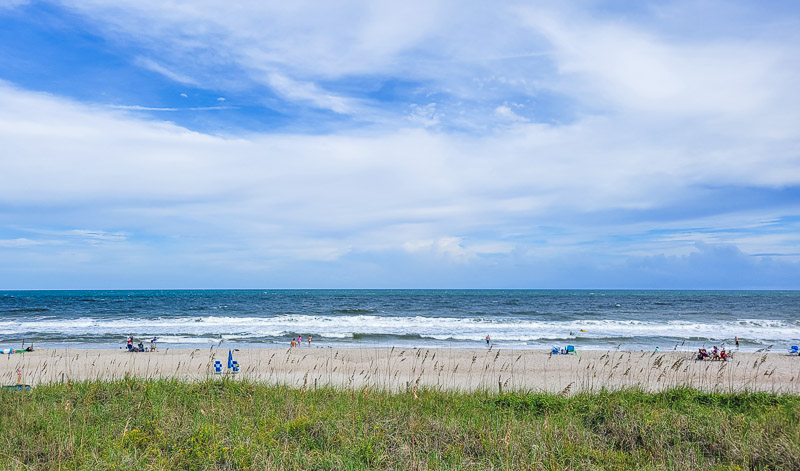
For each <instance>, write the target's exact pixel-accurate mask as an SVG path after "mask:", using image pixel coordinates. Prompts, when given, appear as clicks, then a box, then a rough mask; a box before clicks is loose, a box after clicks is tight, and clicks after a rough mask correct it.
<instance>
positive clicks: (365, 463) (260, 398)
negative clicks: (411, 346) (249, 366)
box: [0, 377, 800, 470]
mask: <svg viewBox="0 0 800 471" xmlns="http://www.w3.org/2000/svg"><path fill="white" fill-rule="evenodd" d="M0 423H2V424H3V427H2V428H3V433H2V434H0V469H172V470H178V469H275V470H280V469H404V470H405V469H542V470H563V469H609V470H614V469H651V470H661V469H663V470H673V469H674V470H678V469H680V470H687V469H703V470H709V469H711V470H735V469H763V470H797V469H800V397H799V396H796V395H782V394H776V393H765V392H741V393H709V392H700V391H697V390H694V389H685V388H679V389H672V390H666V391H663V392H658V393H650V392H644V391H641V390H636V389H630V390H620V391H605V390H601V391H594V392H577V393H573V394H570V393H569V391H567V392H566V393H564V394H545V393H537V392H519V391H512V392H506V393H499V392H498V391H496V390H493V391H485V390H484V391H473V392H456V391H447V390H437V389H426V388H414V389H409V390H407V391H400V392H391V391H383V390H378V389H374V388H368V387H367V388H362V389H357V388H331V387H324V388H312V387H307V388H291V387H286V386H280V385H268V384H264V383H257V382H251V381H248V380H243V379H231V378H227V377H223V378H213V379H208V380H202V381H195V382H191V381H180V380H176V379H149V380H146V379H135V378H124V379H121V380H116V381H107V382H102V381H86V382H75V383H72V382H67V383H58V384H50V385H39V386H37V387H36V388H34V389H33V390H31V391H0Z"/></svg>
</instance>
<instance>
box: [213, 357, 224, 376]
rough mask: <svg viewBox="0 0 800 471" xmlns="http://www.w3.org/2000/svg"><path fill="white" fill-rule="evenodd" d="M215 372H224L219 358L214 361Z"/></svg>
mask: <svg viewBox="0 0 800 471" xmlns="http://www.w3.org/2000/svg"><path fill="white" fill-rule="evenodd" d="M214 374H218V375H219V374H222V362H221V361H219V360H217V361H215V362H214Z"/></svg>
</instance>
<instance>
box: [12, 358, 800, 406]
mask: <svg viewBox="0 0 800 471" xmlns="http://www.w3.org/2000/svg"><path fill="white" fill-rule="evenodd" d="M695 356H696V353H695V352H690V351H658V352H656V351H642V350H620V351H616V350H606V351H603V350H581V351H579V352H578V355H551V354H550V352H549V350H541V349H540V350H534V349H513V348H492V349H486V348H484V349H452V348H397V347H387V348H381V347H378V348H376V347H369V348H363V347H362V348H324V347H316V348H314V347H312V348H309V347H301V348H294V349H289V348H280V347H262V348H242V349H239V350H238V351H234V352H233V357H234V360H235V361H237V362H238V363H239V365H240V372H239V373H237V374H232V373H231V372H230V371H228V369H227V368H226V366H227V360H228V348H215V347H211V348H163V349H159V351H156V352H143V353H129V352H127V351H123V350H121V349H58V350H46V349H45V350H37V351H34V352H25V353H15V354H13V355H8V354H6V355H1V356H0V384H2V385H11V384H15V383H16V382H17V374H16V371H17V370H20V371H21V372H22V378H21V379H22V382H23V383H25V384H30V385H33V386H36V385H39V384H46V383H59V382H68V381H84V380H117V379H123V378H126V377H137V378H146V379H158V378H168V379H169V378H174V379H178V380H188V381H198V380H205V379H208V378H214V377H219V376H228V377H233V378H240V379H244V380H250V381H255V382H264V383H269V384H284V385H288V386H292V387H299V388H313V387H323V386H332V387H337V388H356V389H362V388H376V389H381V390H390V391H402V390H406V389H413V388H435V389H441V390H453V391H475V390H487V391H495V392H497V391H504V392H505V391H534V392H550V393H565V394H566V393H574V392H583V391H586V392H591V391H599V390H603V389H605V390H617V389H630V388H641V389H643V390H645V391H662V390H666V389H673V388H677V387H691V388H694V389H698V390H701V391H707V392H739V391H767V392H777V393H788V394H793V395H800V358H798V357H797V356H790V355H787V354H786V353H781V352H770V353H752V352H735V351H734V352H733V357H732V359H731V361H728V362H725V361H713V360H703V361H697V360H695V359H694V358H695ZM214 361H220V362H221V363H222V371H223V373H222V374H221V375H219V374H215V373H214V372H213V364H214Z"/></svg>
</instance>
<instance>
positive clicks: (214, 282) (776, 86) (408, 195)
mask: <svg viewBox="0 0 800 471" xmlns="http://www.w3.org/2000/svg"><path fill="white" fill-rule="evenodd" d="M798 84H800V6H798V5H797V4H796V2H791V1H775V2H755V1H753V2H748V1H726V2H717V1H694V0H693V1H666V2H665V1H654V2H648V1H635V2H622V1H581V0H577V1H572V2H550V1H542V2H537V1H520V2H517V1H502V0H501V1H497V2H472V1H466V2H465V1H460V2H456V1H448V0H444V1H438V0H424V1H416V0H406V1H404V2H383V1H375V0H369V1H337V2H319V1H316V2H308V1H303V0H297V1H293V2H285V1H283V2H273V1H264V0H258V1H247V0H242V1H237V2H219V1H216V0H215V1H211V0H191V1H179V0H169V1H164V0H159V1H153V0H113V1H111V0H108V1H106V0H80V1H72V0H63V1H41V2H40V1H27V0H0V289H151V288H155V289H159V288H160V289H168V288H274V289H277V288H498V289H499V288H503V289H522V288H542V289H549V288H579V289H600V288H627V289H800V86H798Z"/></svg>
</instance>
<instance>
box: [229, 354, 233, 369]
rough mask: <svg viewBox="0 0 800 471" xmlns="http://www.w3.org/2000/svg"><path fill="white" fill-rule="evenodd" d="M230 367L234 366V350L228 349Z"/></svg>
mask: <svg viewBox="0 0 800 471" xmlns="http://www.w3.org/2000/svg"><path fill="white" fill-rule="evenodd" d="M228 368H233V352H231V351H230V350H228Z"/></svg>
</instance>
